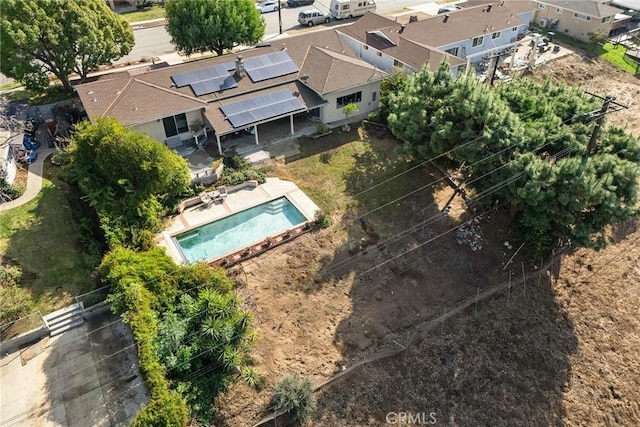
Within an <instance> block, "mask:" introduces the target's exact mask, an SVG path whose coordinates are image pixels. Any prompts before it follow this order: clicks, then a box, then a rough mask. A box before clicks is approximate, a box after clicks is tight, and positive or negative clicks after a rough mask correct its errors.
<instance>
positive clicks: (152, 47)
mask: <svg viewBox="0 0 640 427" xmlns="http://www.w3.org/2000/svg"><path fill="white" fill-rule="evenodd" d="M434 1H435V0H427V1H425V0H377V1H376V3H377V4H378V8H377V11H378V12H381V13H384V12H389V11H391V10H400V9H403V8H411V7H414V6H419V5H424V4H427V3H433V2H434ZM329 3H330V0H316V2H315V3H314V6H313V7H315V8H317V9H319V10H321V11H323V12H328V11H329ZM309 7H310V6H302V7H298V8H292V9H289V8H283V9H282V11H281V15H282V31H283V32H286V31H288V30H291V29H293V28H298V27H299V26H300V25H299V24H298V13H299V12H300V11H302V10H304V9H305V8H307V9H308V8H309ZM263 17H264V20H265V22H266V24H267V26H266V29H265V39H269V38H271V37H273V36H275V35H277V34H279V30H280V29H279V27H280V25H279V22H278V13H277V12H273V13H265V14H264V15H263ZM346 22H348V21H347V20H345V23H346ZM134 35H135V38H136V44H135V46H134V47H133V49H132V50H131V53H129V55H127V56H125V57H124V58H121V59H120V60H119V61H116V62H115V63H116V64H124V63H127V62H131V61H138V60H140V59H141V58H143V57H147V58H154V57H157V56H160V55H166V54H169V53H173V52H175V49H174V47H173V45H172V44H171V37H169V34H167V32H166V30H165V29H164V27H163V26H159V27H151V28H139V29H136V28H135V27H134Z"/></svg>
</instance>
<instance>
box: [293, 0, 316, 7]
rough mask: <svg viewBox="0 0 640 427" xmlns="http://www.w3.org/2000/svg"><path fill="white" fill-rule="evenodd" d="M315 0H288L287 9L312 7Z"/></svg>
mask: <svg viewBox="0 0 640 427" xmlns="http://www.w3.org/2000/svg"><path fill="white" fill-rule="evenodd" d="M313 2H314V0H287V7H300V6H311V5H312V4H313Z"/></svg>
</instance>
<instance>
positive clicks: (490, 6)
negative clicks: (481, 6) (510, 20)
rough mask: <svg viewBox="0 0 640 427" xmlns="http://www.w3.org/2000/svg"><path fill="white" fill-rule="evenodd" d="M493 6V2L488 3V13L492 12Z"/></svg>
mask: <svg viewBox="0 0 640 427" xmlns="http://www.w3.org/2000/svg"><path fill="white" fill-rule="evenodd" d="M492 7H493V4H488V5H487V13H489V12H491V8H492Z"/></svg>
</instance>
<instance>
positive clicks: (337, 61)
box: [299, 46, 387, 95]
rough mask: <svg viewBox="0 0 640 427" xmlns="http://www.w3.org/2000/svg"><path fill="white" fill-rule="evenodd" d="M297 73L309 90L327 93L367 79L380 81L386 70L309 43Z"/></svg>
mask: <svg viewBox="0 0 640 427" xmlns="http://www.w3.org/2000/svg"><path fill="white" fill-rule="evenodd" d="M299 75H300V77H301V80H302V81H304V82H305V84H306V85H307V86H309V87H310V88H311V89H313V90H314V91H316V92H317V93H319V94H321V95H326V94H328V93H331V92H337V91H339V90H343V89H349V88H352V87H356V86H359V85H361V84H363V83H366V82H374V81H378V80H382V79H383V78H384V77H386V76H387V73H386V72H384V71H382V70H380V69H378V68H376V67H374V66H373V65H370V64H368V63H366V62H364V61H362V60H360V59H357V58H352V57H349V56H346V55H343V54H340V53H336V52H333V51H331V50H329V49H324V48H321V47H317V46H309V49H308V51H307V56H306V57H305V59H304V65H303V66H302V69H301V70H300V73H299ZM307 76H308V77H307ZM305 77H306V78H305Z"/></svg>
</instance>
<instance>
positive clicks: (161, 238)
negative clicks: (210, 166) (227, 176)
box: [156, 178, 319, 267]
mask: <svg viewBox="0 0 640 427" xmlns="http://www.w3.org/2000/svg"><path fill="white" fill-rule="evenodd" d="M281 197H286V198H287V200H288V201H289V202H290V203H291V204H292V205H293V206H294V207H295V208H296V209H297V210H298V211H299V212H300V213H301V214H302V215H303V216H304V217H305V218H306V221H305V222H302V223H300V224H297V225H295V226H293V227H292V228H291V229H288V230H285V231H283V232H282V233H280V234H277V235H274V236H268V237H266V238H265V239H262V240H259V241H256V242H252V243H250V244H249V245H247V246H244V247H242V248H240V249H239V250H237V251H232V252H229V253H226V254H223V255H221V256H219V257H216V258H212V259H210V260H207V261H202V262H205V263H207V264H209V265H216V266H224V267H230V266H231V265H233V264H236V263H238V262H240V261H244V260H246V259H249V258H252V257H254V256H257V255H260V254H262V253H264V252H266V251H268V250H270V249H272V248H275V247H277V246H279V245H281V244H283V243H286V242H289V241H291V240H293V239H295V238H296V237H298V236H300V235H302V234H304V233H306V232H308V231H310V230H312V229H313V228H314V226H315V213H316V211H318V210H319V208H318V206H317V205H316V204H315V203H314V202H313V201H312V200H311V199H310V198H309V197H308V196H307V195H306V194H305V193H304V192H303V191H302V190H300V188H299V187H298V186H297V185H296V184H294V183H293V182H290V181H285V180H281V179H279V178H267V180H266V182H265V183H264V184H259V185H242V184H241V185H239V186H234V187H229V188H228V196H227V198H226V199H225V200H223V201H222V202H221V203H216V204H214V205H213V206H210V207H203V204H201V203H198V204H191V205H190V206H189V207H186V208H183V209H181V210H180V212H179V213H178V214H177V215H175V216H174V217H172V218H171V219H170V220H169V221H168V224H167V228H166V229H165V230H164V231H163V232H162V233H161V234H160V235H158V236H157V238H156V244H157V245H158V246H160V247H164V249H165V250H166V251H167V253H168V255H169V256H171V258H172V259H173V260H174V262H176V263H177V264H189V261H188V260H187V259H186V257H185V255H184V253H183V252H182V249H181V248H180V245H179V244H178V243H177V241H176V240H175V236H177V235H179V234H182V233H185V232H188V231H189V230H192V229H194V228H197V227H201V226H203V225H206V224H208V223H211V222H213V221H218V220H220V219H222V218H226V217H228V216H231V215H234V214H236V213H238V212H242V211H244V210H247V209H250V208H252V207H255V206H258V205H261V204H263V203H268V202H270V201H272V200H276V199H279V198H281Z"/></svg>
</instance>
